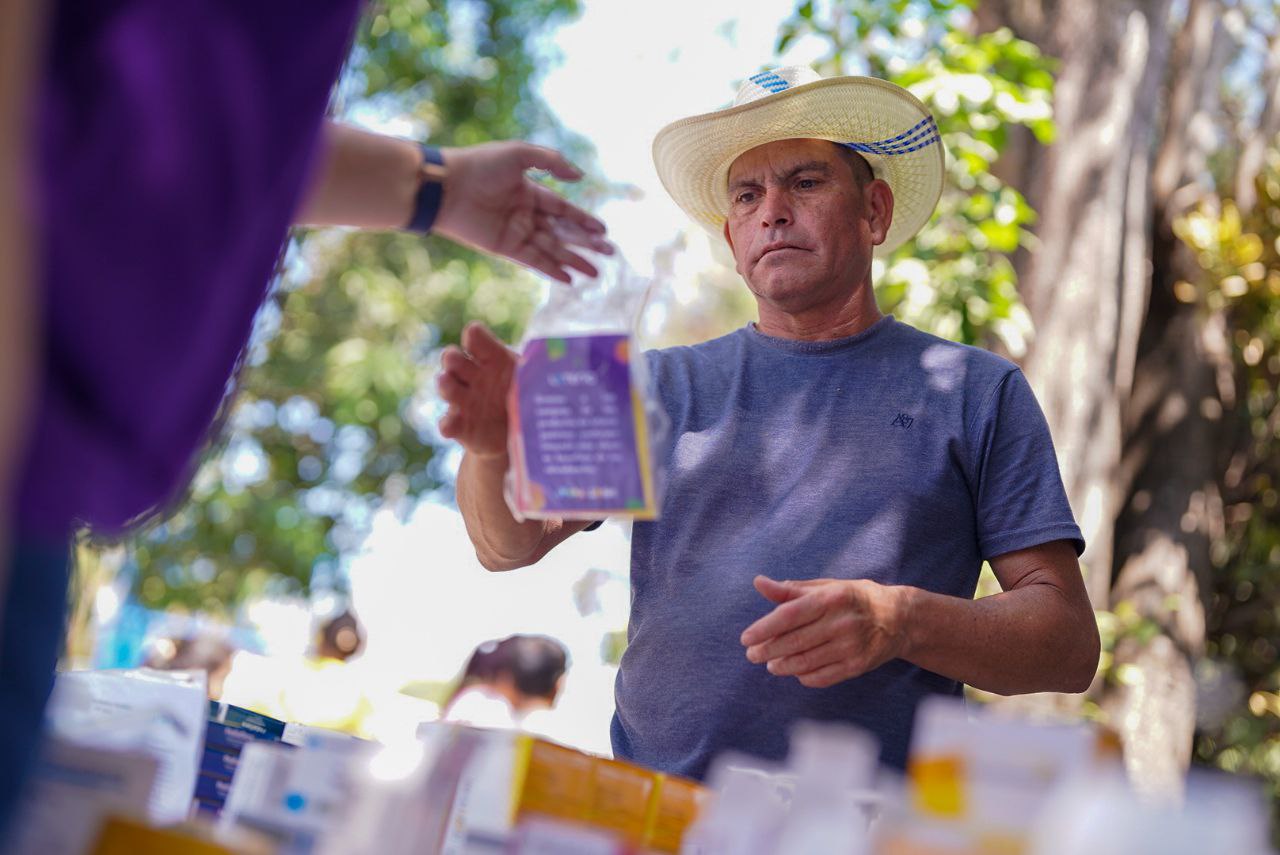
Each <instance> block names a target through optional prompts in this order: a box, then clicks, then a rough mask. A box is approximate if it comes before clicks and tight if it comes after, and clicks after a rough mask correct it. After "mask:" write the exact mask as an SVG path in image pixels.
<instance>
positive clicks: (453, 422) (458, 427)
mask: <svg viewBox="0 0 1280 855" xmlns="http://www.w3.org/2000/svg"><path fill="white" fill-rule="evenodd" d="M462 424H463V422H462V414H461V413H460V412H458V411H457V410H456V409H455V408H453V407H450V408H449V412H447V413H445V414H444V415H443V416H441V418H440V421H438V422H437V423H436V429H437V430H439V431H440V435H441V436H442V437H444V438H445V439H457V438H458V435H459V434H460V433H461V432H462Z"/></svg>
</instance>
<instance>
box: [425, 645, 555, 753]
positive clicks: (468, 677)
mask: <svg viewBox="0 0 1280 855" xmlns="http://www.w3.org/2000/svg"><path fill="white" fill-rule="evenodd" d="M568 664H569V657H568V654H567V652H566V651H565V649H564V645H562V644H561V643H560V642H558V641H556V640H555V639H552V638H547V637H546V636H540V635H513V636H510V637H508V638H504V639H502V640H501V641H487V642H485V643H484V644H481V645H480V646H479V647H477V648H476V650H475V652H474V653H472V654H471V658H470V659H469V660H468V661H467V667H466V669H465V670H464V671H463V673H462V680H461V681H460V682H459V684H458V688H457V689H455V690H454V693H453V696H452V697H451V698H450V699H449V700H448V702H447V703H445V705H444V712H443V714H442V716H441V718H442V719H443V720H444V721H451V722H456V723H458V724H470V725H474V726H476V727H494V728H518V729H521V730H528V731H530V732H532V733H539V734H545V733H546V732H547V730H548V728H549V725H550V724H551V722H550V721H549V720H548V718H549V714H550V711H551V709H552V708H553V707H554V706H555V702H556V698H557V697H558V696H559V694H560V690H561V689H562V688H563V686H564V676H565V671H566V670H567V669H568Z"/></svg>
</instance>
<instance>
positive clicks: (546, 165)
mask: <svg viewBox="0 0 1280 855" xmlns="http://www.w3.org/2000/svg"><path fill="white" fill-rule="evenodd" d="M441 154H442V155H443V157H444V164H445V167H446V169H447V170H448V175H447V177H446V178H445V183H444V198H443V201H442V202H441V207H440V213H439V215H438V216H437V217H436V222H435V226H434V228H433V231H434V232H436V233H437V234H441V235H444V236H445V237H447V238H449V239H450V240H453V241H457V242H458V243H462V244H466V245H468V246H472V247H475V248H476V249H480V250H484V251H485V252H489V253H492V254H494V255H501V256H505V257H506V258H509V259H511V260H512V261H516V262H518V263H520V264H524V265H527V266H528V267H532V268H533V269H534V270H539V271H541V272H543V273H545V274H547V275H548V276H550V277H551V278H552V279H556V280H558V281H560V282H569V281H570V278H569V273H568V271H567V270H566V269H565V268H573V269H575V270H579V271H581V272H582V273H585V274H586V275H588V276H595V275H597V273H598V271H597V270H596V269H595V267H593V266H592V265H591V264H590V262H588V261H587V260H586V259H584V258H583V257H582V256H580V255H578V254H577V253H576V252H574V251H573V250H572V249H571V248H570V247H571V246H579V247H583V248H585V249H589V250H592V251H594V252H599V253H603V254H605V255H609V254H611V253H612V252H613V246H612V245H611V244H610V243H609V242H608V241H607V240H605V239H604V231H605V228H604V224H603V223H601V222H600V221H599V220H597V219H596V218H595V217H593V216H591V215H590V214H587V213H586V212H584V211H581V210H579V209H578V208H575V207H574V206H573V205H570V204H569V203H568V202H566V201H565V200H564V199H562V198H560V197H559V196H557V195H556V194H555V193H553V192H552V191H551V190H549V189H547V188H546V187H543V186H541V185H540V184H538V183H536V182H534V181H532V180H530V179H529V177H528V176H526V175H525V171H526V170H528V169H545V170H547V171H549V172H550V173H551V174H552V175H554V176H555V177H556V178H560V179H562V180H565V181H577V180H578V179H579V178H581V177H582V173H581V172H579V171H578V169H577V168H575V167H574V166H573V165H572V164H570V163H569V161H567V160H565V159H564V157H563V156H562V155H561V154H560V153H559V152H556V151H552V150H551V149H549V148H542V147H540V146H536V145H531V144H530V143H525V142H497V143H484V144H482V145H474V146H468V147H466V148H450V149H444V150H443V151H442V152H441Z"/></svg>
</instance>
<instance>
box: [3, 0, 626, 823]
mask: <svg viewBox="0 0 1280 855" xmlns="http://www.w3.org/2000/svg"><path fill="white" fill-rule="evenodd" d="M361 5H362V4H361V3H360V2H359V1H358V0H327V2H298V0H285V2H277V3H270V4H267V5H263V4H261V3H248V2H238V1H235V2H233V0H225V1H224V2H217V3H212V4H209V3H204V4H196V5H191V4H184V3H173V2H170V0H108V2H98V3H71V2H65V0H64V2H55V3H40V2H38V0H0V401H3V406H0V697H2V698H3V699H4V703H3V705H0V768H3V769H4V770H5V774H4V775H3V776H0V838H3V836H4V829H5V827H6V825H7V820H8V816H9V814H10V812H11V809H12V806H13V804H14V800H15V797H16V794H17V793H18V791H19V790H20V788H21V786H22V782H23V779H24V777H25V772H26V769H27V768H28V766H29V763H30V761H31V757H32V753H33V750H34V746H35V744H36V742H37V739H36V736H37V732H38V728H39V723H40V718H41V713H42V710H43V708H44V704H45V700H46V698H47V696H48V693H49V689H50V687H51V684H52V680H53V669H54V664H55V657H56V653H57V650H58V646H59V643H60V641H61V638H62V635H63V613H64V601H65V595H66V584H67V565H68V551H69V549H68V547H69V541H70V537H71V533H72V531H73V530H74V529H76V528H78V527H80V526H83V525H88V526H91V527H92V528H93V530H94V531H95V532H97V533H99V534H104V535H108V536H111V535H118V534H120V533H122V532H124V531H126V530H127V529H128V528H129V527H130V526H131V525H132V524H133V523H134V522H136V521H137V520H138V519H139V518H140V517H142V516H144V515H146V514H148V513H149V512H152V511H154V509H156V508H157V507H159V506H161V505H164V504H165V503H166V502H168V501H170V500H172V499H173V498H174V497H175V496H176V495H178V494H179V493H180V491H181V490H182V488H183V487H184V485H185V484H186V482H187V480H188V478H189V476H190V474H191V472H192V469H193V466H194V463H195V457H196V452H197V450H198V449H199V448H201V447H202V445H204V444H205V442H206V441H207V439H208V438H209V434H210V431H211V427H212V426H213V425H214V424H215V422H216V419H217V414H218V413H219V411H220V409H221V408H222V407H223V406H224V403H225V400H226V398H227V391H228V387H229V386H230V385H231V384H230V382H229V381H230V380H231V378H232V377H233V375H234V372H235V370H236V366H237V363H238V361H239V359H240V356H241V354H242V352H243V351H244V348H245V344H246V342H247V340H248V338H249V334H250V331H251V326H252V322H253V318H254V316H255V314H256V312H257V310H258V308H259V306H260V305H261V304H262V302H263V300H264V298H265V297H266V294H267V287H268V283H269V281H270V280H271V278H272V275H273V271H274V270H275V268H276V264H277V260H278V258H279V256H280V251H281V247H282V245H283V241H284V239H285V236H286V234H287V232H288V229H289V227H290V225H291V224H310V225H347V226H356V227H363V228H372V229H396V228H404V229H410V230H413V231H417V232H427V231H431V232H433V233H435V234H438V235H442V236H444V237H446V238H449V239H451V240H454V241H457V242H459V243H463V244H466V245H469V246H472V247H474V248H477V249H480V250H483V251H486V252H490V253H493V254H495V255H499V256H504V257H506V258H510V259H512V260H514V261H516V262H518V263H520V264H524V265H527V266H529V267H532V268H534V269H536V270H539V271H541V272H543V273H545V274H547V275H548V276H551V277H552V278H555V279H559V280H561V281H568V278H569V277H568V273H567V270H568V269H570V268H573V269H576V270H580V271H583V272H586V273H588V274H590V273H592V272H593V270H594V269H593V268H592V267H591V265H590V264H588V263H587V262H586V261H584V260H583V258H582V257H581V256H580V255H578V253H577V252H576V251H575V249H574V246H573V245H570V241H572V242H573V244H574V245H578V246H588V247H593V248H595V247H599V248H601V249H603V250H605V251H607V249H608V248H607V244H605V243H604V241H603V238H602V234H603V231H604V227H603V225H602V224H601V223H599V222H598V221H597V220H595V219H594V218H592V217H590V216H588V215H587V214H585V213H583V212H582V211H579V210H578V209H576V208H574V207H573V206H571V205H569V204H567V203H566V202H565V201H564V200H562V199H561V198H560V197H559V196H557V195H556V194H554V193H553V192H551V191H550V190H548V189H546V188H544V187H542V186H540V185H538V184H536V183H534V182H533V181H531V180H530V179H529V178H527V177H526V175H525V170H526V169H529V168H537V169H544V170H547V171H549V172H550V173H551V174H552V175H554V176H556V177H558V178H561V179H565V180H575V179H577V178H579V177H580V173H579V172H578V170H577V169H575V168H574V167H573V166H572V165H571V164H569V163H568V162H567V161H566V160H565V159H564V158H563V157H561V156H560V155H559V154H558V153H556V152H554V151H550V150H548V149H544V148H539V147H537V146H532V145H528V144H525V143H520V142H506V143H492V144H486V145H479V146H473V147H467V148H455V149H436V148H432V147H425V146H422V145H420V144H418V143H416V142H412V141H408V140H401V139H395V138H391V137H387V136H381V135H378V134H372V133H367V132H364V131H361V130H358V129H356V128H353V127H349V126H344V125H340V124H336V123H333V122H329V121H327V120H326V119H325V109H326V105H327V103H328V100H329V94H330V90H331V88H332V86H333V83H334V81H335V79H336V78H337V75H338V72H339V69H340V68H341V66H342V63H343V60H344V58H345V57H346V55H347V52H348V49H349V47H350V44H351V39H352V35H353V32H354V26H355V23H356V19H357V16H358V13H359V11H360V9H361ZM567 233H571V234H573V235H574V237H572V238H570V239H566V238H564V237H563V235H565V234H567Z"/></svg>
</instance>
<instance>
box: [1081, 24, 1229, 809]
mask: <svg viewBox="0 0 1280 855" xmlns="http://www.w3.org/2000/svg"><path fill="white" fill-rule="evenodd" d="M1221 13H1222V8H1221V4H1220V2H1219V0H1192V2H1191V3H1190V5H1189V7H1188V13H1187V18H1186V22H1185V24H1184V26H1183V27H1182V29H1181V30H1180V31H1179V33H1178V37H1177V40H1176V43H1175V47H1174V54H1173V62H1172V63H1171V66H1170V79H1169V86H1168V92H1169V96H1168V98H1167V104H1168V107H1167V110H1166V116H1165V122H1164V128H1163V133H1162V134H1161V138H1160V139H1161V143H1160V147H1159V152H1158V154H1157V157H1156V169H1155V175H1154V177H1153V182H1152V183H1153V193H1152V202H1153V205H1154V211H1153V216H1152V218H1151V222H1152V234H1151V259H1152V289H1151V298H1150V300H1149V302H1148V307H1147V312H1146V317H1145V322H1144V324H1143V328H1142V335H1141V338H1140V341H1139V352H1138V361H1137V369H1136V371H1135V383H1134V386H1133V389H1132V394H1131V395H1130V397H1129V399H1128V400H1127V401H1126V402H1124V437H1125V445H1124V455H1123V460H1122V464H1123V465H1122V467H1121V472H1120V477H1119V479H1118V482H1119V483H1120V484H1121V485H1122V488H1123V489H1124V490H1125V492H1126V495H1127V501H1126V504H1125V507H1124V509H1123V511H1122V512H1121V514H1120V516H1119V518H1118V519H1117V522H1116V548H1115V561H1114V565H1113V566H1114V583H1113V588H1112V599H1113V601H1114V602H1117V603H1118V602H1122V601H1123V602H1127V603H1128V604H1129V605H1130V606H1132V607H1133V609H1134V610H1136V613H1137V614H1138V615H1139V616H1140V617H1141V618H1142V619H1143V620H1145V621H1148V622H1150V625H1152V626H1153V628H1154V629H1155V630H1156V634H1155V635H1154V636H1153V637H1151V638H1149V639H1148V640H1147V641H1145V642H1140V641H1139V640H1138V639H1136V638H1127V639H1123V640H1122V641H1121V642H1120V643H1119V644H1118V645H1117V649H1116V650H1115V661H1116V664H1117V666H1118V670H1117V673H1118V674H1120V675H1122V676H1123V677H1124V679H1122V680H1121V681H1120V683H1119V685H1118V686H1116V687H1114V688H1113V689H1112V690H1110V691H1108V692H1107V693H1105V694H1104V696H1103V697H1102V699H1101V702H1102V706H1103V709H1104V710H1106V711H1107V712H1108V713H1109V716H1110V718H1111V719H1112V720H1113V721H1114V722H1116V723H1117V725H1118V729H1119V730H1120V732H1121V735H1122V736H1123V737H1124V740H1125V744H1126V754H1125V756H1126V762H1127V764H1128V767H1129V770H1130V773H1131V777H1132V778H1133V780H1134V781H1135V783H1136V784H1137V785H1138V786H1139V787H1141V788H1143V789H1145V790H1147V791H1148V792H1149V793H1151V794H1174V795H1176V794H1177V793H1178V792H1179V791H1180V786H1181V780H1182V773H1183V772H1184V771H1185V769H1186V767H1187V766H1188V764H1189V763H1190V760H1191V748H1192V741H1193V738H1194V735H1195V723H1196V703H1195V674H1194V672H1195V663H1196V661H1197V660H1198V659H1199V658H1200V657H1201V656H1203V653H1204V642H1205V625H1206V620H1205V615H1206V611H1207V608H1208V600H1207V597H1208V594H1209V592H1210V591H1211V590H1212V586H1211V578H1210V574H1211V572H1212V563H1211V555H1210V544H1211V542H1212V541H1213V540H1214V539H1220V538H1221V537H1222V534H1223V520H1222V501H1221V493H1220V491H1219V488H1218V477H1219V473H1220V472H1222V471H1223V470H1224V469H1225V465H1226V461H1224V460H1219V459H1218V456H1219V452H1218V449H1219V448H1220V447H1221V444H1220V439H1221V436H1222V425H1223V416H1224V413H1225V412H1226V411H1227V410H1229V408H1231V407H1232V406H1233V404H1234V401H1233V400H1231V398H1232V396H1233V394H1234V387H1233V382H1232V380H1231V346H1230V342H1229V341H1228V339H1227V335H1228V333H1227V328H1228V325H1227V322H1226V318H1225V316H1224V315H1223V313H1222V311H1221V310H1219V311H1217V312H1211V311H1210V310H1209V309H1208V308H1207V307H1206V306H1204V305H1203V304H1202V303H1201V302H1200V301H1199V300H1196V299H1194V298H1193V295H1194V294H1195V293H1197V292H1196V291H1195V290H1194V289H1190V290H1189V291H1188V292H1186V293H1185V294H1184V298H1183V299H1182V300H1180V299H1178V297H1177V294H1176V289H1177V283H1178V282H1179V281H1186V282H1194V281H1196V280H1197V278H1198V273H1199V268H1198V265H1197V264H1196V260H1195V258H1194V257H1193V256H1192V253H1191V251H1190V249H1189V248H1187V247H1186V246H1185V245H1184V244H1183V243H1182V242H1181V241H1180V240H1179V239H1178V238H1177V237H1176V236H1175V235H1174V233H1173V222H1174V221H1175V220H1176V219H1177V217H1178V216H1180V215H1181V214H1183V213H1184V212H1185V210H1186V208H1187V207H1189V206H1190V205H1192V204H1194V203H1195V202H1197V201H1199V200H1200V199H1201V198H1203V197H1204V196H1205V195H1207V194H1210V193H1212V192H1213V188H1212V187H1209V186H1206V185H1205V184H1204V180H1203V178H1202V176H1204V175H1205V167H1206V164H1207V161H1208V157H1209V155H1210V153H1211V150H1212V147H1213V146H1214V145H1215V144H1216V140H1214V139H1213V136H1212V134H1211V133H1209V132H1208V131H1207V129H1208V128H1212V127H1214V126H1215V125H1218V124H1220V123H1219V122H1218V121H1217V120H1218V116H1219V111H1220V105H1219V103H1218V90H1217V86H1218V81H1220V80H1221V75H1222V71H1223V68H1224V67H1225V64H1226V61H1227V59H1228V52H1229V49H1230V39H1229V37H1227V35H1226V33H1225V31H1224V30H1223V28H1222V26H1221V24H1220V21H1221ZM1184 287H1185V286H1184Z"/></svg>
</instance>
